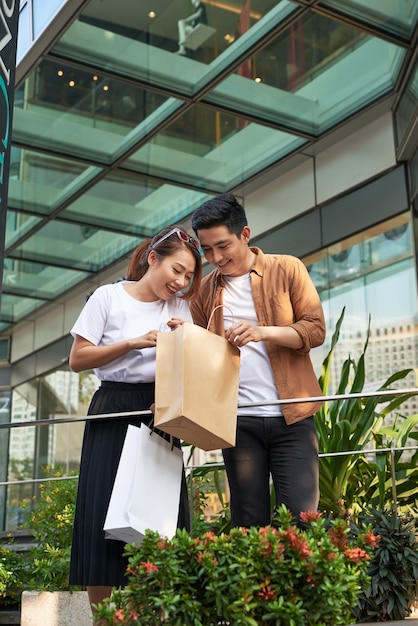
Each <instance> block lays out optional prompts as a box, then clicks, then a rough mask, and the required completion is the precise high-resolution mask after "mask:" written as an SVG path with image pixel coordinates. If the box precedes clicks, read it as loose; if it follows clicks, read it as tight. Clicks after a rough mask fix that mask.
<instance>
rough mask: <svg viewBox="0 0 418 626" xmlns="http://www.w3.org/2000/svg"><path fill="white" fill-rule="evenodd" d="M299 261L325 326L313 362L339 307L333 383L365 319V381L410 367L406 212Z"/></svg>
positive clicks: (413, 310)
mask: <svg viewBox="0 0 418 626" xmlns="http://www.w3.org/2000/svg"><path fill="white" fill-rule="evenodd" d="M305 261H306V262H307V266H308V270H309V272H310V275H311V277H312V280H313V281H314V283H315V285H316V287H317V289H318V292H319V294H320V297H321V300H322V303H323V307H324V311H325V317H326V323H327V329H328V337H327V342H326V344H325V346H323V347H321V348H320V349H319V350H318V349H315V350H314V353H315V354H314V361H315V364H316V367H320V364H321V363H322V361H323V359H324V357H325V355H326V353H327V352H328V350H329V347H330V341H331V336H332V333H333V331H334V329H335V326H336V323H337V320H338V318H339V317H340V315H341V312H342V311H343V309H345V315H344V322H343V326H342V329H341V335H340V340H339V342H338V344H337V346H336V348H335V359H334V360H335V364H334V369H335V371H334V376H335V384H336V383H337V381H338V377H339V374H340V372H341V366H342V363H343V361H344V360H345V359H346V358H347V357H348V355H351V356H352V357H353V358H358V356H359V355H360V353H361V351H362V350H363V348H364V343H365V341H366V336H367V328H368V324H369V320H370V339H369V347H368V351H367V363H366V377H367V382H368V384H370V385H372V387H373V388H376V389H377V388H378V384H379V383H382V382H383V381H384V380H385V379H386V378H388V377H389V376H390V375H392V374H393V373H394V372H395V371H398V370H400V369H405V368H409V367H410V368H414V367H416V354H417V349H418V334H417V330H418V313H417V301H416V287H415V267H414V253H413V241H412V227H411V222H410V217H409V215H408V214H405V215H402V216H400V217H399V218H395V219H393V220H390V221H389V222H386V223H385V224H382V225H380V226H378V227H375V228H373V229H370V231H365V232H363V233H361V234H360V235H358V236H357V237H356V238H352V239H350V240H347V241H342V242H340V243H339V244H336V245H334V246H330V247H329V248H328V249H327V250H323V251H322V252H321V253H320V255H319V256H317V257H316V258H312V259H309V258H308V259H306V260H305ZM310 261H312V262H310ZM385 349H386V352H385V354H383V350H385ZM319 371H320V370H319ZM415 382H416V381H415V375H414V374H411V376H410V377H409V378H408V379H405V380H404V381H403V385H404V386H405V387H408V386H411V387H414V386H415ZM417 402H418V400H417V398H413V399H411V400H410V401H409V402H408V404H407V405H405V407H404V405H403V412H404V411H405V412H408V414H410V413H412V412H416V410H417Z"/></svg>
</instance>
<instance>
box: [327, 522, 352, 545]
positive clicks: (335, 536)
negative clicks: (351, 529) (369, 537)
mask: <svg viewBox="0 0 418 626" xmlns="http://www.w3.org/2000/svg"><path fill="white" fill-rule="evenodd" d="M329 536H330V539H331V543H332V544H334V546H335V547H336V548H339V549H340V550H344V548H346V547H347V546H348V541H347V536H346V533H345V528H344V527H343V526H337V527H336V528H330V530H329Z"/></svg>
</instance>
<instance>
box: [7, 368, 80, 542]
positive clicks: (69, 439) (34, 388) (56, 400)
mask: <svg viewBox="0 0 418 626" xmlns="http://www.w3.org/2000/svg"><path fill="white" fill-rule="evenodd" d="M90 377H91V374H90V373H88V372H86V373H84V374H75V373H74V372H71V371H69V370H68V369H59V370H57V371H54V372H52V373H50V374H47V375H45V376H41V377H39V378H36V379H34V380H32V381H30V382H28V383H24V384H22V385H19V386H18V387H16V388H15V389H14V390H13V395H12V406H11V415H12V422H20V423H24V422H32V421H35V420H37V419H42V420H43V419H55V418H59V417H62V416H71V415H74V416H77V415H80V414H81V415H83V414H85V413H86V411H87V407H86V402H85V398H84V395H83V390H84V388H85V387H86V384H87V383H88V381H89V378H90ZM90 388H91V385H90V386H89V390H90ZM0 411H1V408H0ZM83 431H84V422H82V421H81V422H73V423H72V422H68V423H65V424H55V425H51V426H49V425H48V426H40V427H36V426H21V427H19V428H12V429H11V430H10V447H9V460H8V469H7V474H8V478H7V480H8V481H22V480H30V479H32V478H39V477H42V476H44V469H45V467H47V466H50V467H51V466H55V465H59V466H60V467H61V468H62V470H63V472H64V473H65V474H69V473H70V472H71V471H74V470H78V467H79V460H80V450H81V442H82V436H83ZM5 458H6V457H5ZM35 490H36V484H18V485H13V486H10V487H8V489H7V514H6V528H7V529H8V530H13V529H15V528H17V527H18V526H19V525H21V524H22V523H23V522H24V520H25V515H26V514H27V512H28V509H26V508H25V507H24V505H25V504H30V502H31V500H32V497H33V495H34V493H35Z"/></svg>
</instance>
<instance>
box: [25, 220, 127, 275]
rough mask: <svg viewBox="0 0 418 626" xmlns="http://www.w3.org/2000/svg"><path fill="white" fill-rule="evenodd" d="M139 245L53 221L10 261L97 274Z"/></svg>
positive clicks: (119, 236)
mask: <svg viewBox="0 0 418 626" xmlns="http://www.w3.org/2000/svg"><path fill="white" fill-rule="evenodd" d="M138 243H139V241H138V238H137V237H129V236H127V235H115V233H111V232H106V231H101V230H99V229H98V228H93V227H90V226H85V225H83V224H80V225H78V224H77V225H75V224H65V223H64V222H58V221H54V222H49V223H48V224H46V225H45V226H44V227H43V228H41V229H40V230H39V231H38V232H37V233H36V234H34V235H32V237H29V238H28V239H27V240H26V241H25V242H24V243H22V244H21V245H20V246H19V247H17V248H16V249H15V250H14V251H13V257H14V258H15V259H24V260H26V261H37V262H39V263H45V264H48V263H50V264H51V265H54V266H66V265H69V266H70V267H72V268H73V269H76V270H79V271H89V272H98V271H99V270H102V269H103V268H105V267H107V266H108V265H110V264H111V263H113V262H114V261H116V260H117V259H119V258H121V257H123V256H124V255H125V254H128V253H129V252H131V251H132V250H133V249H134V248H135V246H137V245H138Z"/></svg>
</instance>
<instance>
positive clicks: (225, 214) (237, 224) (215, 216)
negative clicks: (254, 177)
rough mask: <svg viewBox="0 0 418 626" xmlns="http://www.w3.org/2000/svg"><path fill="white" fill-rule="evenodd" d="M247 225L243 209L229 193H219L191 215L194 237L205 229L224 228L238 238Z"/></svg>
mask: <svg viewBox="0 0 418 626" xmlns="http://www.w3.org/2000/svg"><path fill="white" fill-rule="evenodd" d="M247 225H248V222H247V216H246V215H245V211H244V208H243V207H242V206H241V205H240V204H239V202H238V201H237V199H236V198H235V196H233V195H232V194H230V193H221V194H220V195H219V196H215V197H214V198H211V199H210V200H207V201H206V202H204V203H203V204H202V205H201V206H200V207H199V208H197V209H196V210H195V211H194V213H193V215H192V228H193V230H194V232H195V233H196V235H197V234H198V231H199V230H204V229H205V228H213V227H214V226H226V227H227V228H228V230H229V232H230V233H232V234H235V235H236V236H237V237H240V236H241V233H242V229H243V228H244V226H247Z"/></svg>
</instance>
